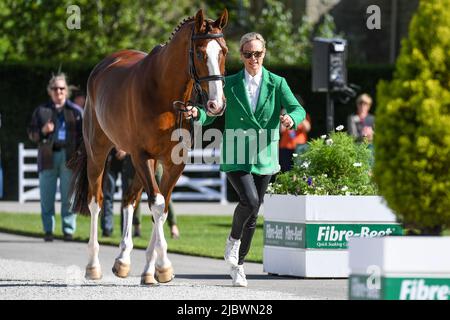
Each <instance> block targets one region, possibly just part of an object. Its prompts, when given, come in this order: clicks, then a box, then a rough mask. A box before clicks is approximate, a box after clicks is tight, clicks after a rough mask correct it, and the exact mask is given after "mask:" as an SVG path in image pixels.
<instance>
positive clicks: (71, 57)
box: [0, 0, 335, 64]
mask: <svg viewBox="0 0 450 320" xmlns="http://www.w3.org/2000/svg"><path fill="white" fill-rule="evenodd" d="M71 5H76V6H78V8H79V11H80V29H70V28H68V26H67V21H68V19H70V18H71V13H68V12H67V8H68V7H69V6H71ZM261 5H262V9H261V10H262V11H261V12H256V11H255V10H254V8H253V7H252V4H251V2H250V1H249V0H222V1H206V0H171V1H167V0H134V1H132V0H108V1H105V0H96V1H92V0H78V1H76V3H74V2H73V1H71V0H45V1H43V0H34V1H28V0H18V1H17V0H3V1H0V61H42V60H47V61H53V62H54V61H56V62H64V61H83V62H89V63H93V64H94V63H96V62H98V61H99V60H101V59H102V58H104V57H105V56H106V55H108V54H110V53H112V52H115V51H118V50H121V49H136V50H141V51H144V52H150V51H151V49H152V48H153V47H154V46H156V45H158V44H160V43H165V42H166V41H167V40H168V39H169V37H170V34H171V32H172V31H173V30H174V29H175V27H176V26H177V25H178V23H179V22H180V21H181V20H183V19H184V18H186V17H188V16H193V15H194V14H195V13H196V12H197V10H198V9H199V8H203V9H204V10H205V13H206V16H207V17H209V18H212V19H215V18H216V17H217V15H218V14H219V13H220V12H221V11H222V10H223V8H227V9H228V11H229V22H228V26H227V28H226V30H225V35H226V38H227V44H228V46H229V49H230V50H229V57H228V61H232V62H238V61H239V39H240V37H241V36H242V34H243V33H245V32H248V31H249V30H254V31H257V32H260V33H261V34H263V36H264V37H265V38H267V40H268V44H267V45H268V55H267V62H268V63H273V64H299V63H309V62H310V57H311V39H312V38H313V35H314V34H316V35H318V36H324V37H331V36H333V35H334V30H335V25H334V22H333V19H332V17H331V16H329V15H327V16H325V19H324V21H323V23H322V24H321V25H320V27H319V28H317V31H316V32H315V31H314V30H315V26H314V25H313V24H312V23H311V22H309V21H307V20H306V19H303V23H302V24H301V26H300V27H298V28H297V27H294V25H293V23H292V15H291V13H290V11H289V10H287V9H286V7H285V6H284V4H283V1H279V0H265V1H264V2H261Z"/></svg>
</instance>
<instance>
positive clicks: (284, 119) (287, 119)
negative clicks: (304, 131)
mask: <svg viewBox="0 0 450 320" xmlns="http://www.w3.org/2000/svg"><path fill="white" fill-rule="evenodd" d="M280 122H281V124H282V125H283V126H285V127H286V128H288V129H290V128H292V126H293V125H294V120H292V118H291V116H290V115H288V114H283V115H281V116H280Z"/></svg>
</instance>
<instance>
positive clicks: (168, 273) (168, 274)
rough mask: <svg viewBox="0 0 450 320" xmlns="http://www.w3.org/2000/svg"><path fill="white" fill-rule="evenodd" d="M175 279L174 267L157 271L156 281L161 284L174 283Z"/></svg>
mask: <svg viewBox="0 0 450 320" xmlns="http://www.w3.org/2000/svg"><path fill="white" fill-rule="evenodd" d="M173 278H175V276H174V274H173V268H172V266H170V267H167V268H161V269H158V268H157V269H156V280H158V282H160V283H166V282H170V281H172V279H173Z"/></svg>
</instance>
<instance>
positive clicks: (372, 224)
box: [263, 194, 403, 278]
mask: <svg viewBox="0 0 450 320" xmlns="http://www.w3.org/2000/svg"><path fill="white" fill-rule="evenodd" d="M395 221H396V220H395V216H394V214H393V213H392V212H391V211H390V209H389V208H388V207H386V205H385V204H384V203H383V202H382V198H381V197H377V196H292V195H269V194H267V195H266V196H265V198H264V256H263V263H264V271H265V272H267V273H271V274H278V275H290V276H298V277H312V278H345V277H348V275H349V268H348V250H347V245H348V240H349V238H350V237H379V236H384V235H401V234H402V233H403V230H402V227H401V226H400V225H399V224H398V223H396V222H395Z"/></svg>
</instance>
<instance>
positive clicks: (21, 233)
mask: <svg viewBox="0 0 450 320" xmlns="http://www.w3.org/2000/svg"><path fill="white" fill-rule="evenodd" d="M0 232H3V233H8V234H14V235H19V236H26V237H33V238H41V239H42V242H44V232H35V231H23V230H15V229H9V228H5V227H0ZM54 239H55V240H64V239H63V236H62V235H57V234H55V235H54ZM19 241H20V242H24V243H25V242H26V241H28V242H29V243H33V241H31V240H5V241H2V242H5V243H6V242H11V243H12V242H19ZM88 241H89V239H88V238H83V237H79V236H76V237H74V238H73V240H71V241H66V242H76V243H85V244H87V243H88ZM120 241H121V239H117V240H112V239H102V238H100V239H99V240H98V243H99V244H100V245H107V246H111V247H118V246H119V244H120ZM35 242H37V240H36V241H35ZM134 249H135V250H136V249H140V250H146V249H147V244H145V245H141V244H137V243H135V244H134ZM167 252H168V253H175V254H181V255H185V256H191V257H202V258H209V259H217V260H221V259H223V257H222V256H212V255H206V254H201V253H195V254H194V253H189V252H185V251H182V250H176V249H170V247H169V248H168V249H167ZM246 261H247V262H254V263H262V261H260V260H257V259H248V260H246Z"/></svg>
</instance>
